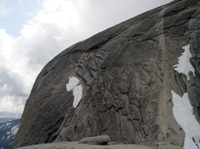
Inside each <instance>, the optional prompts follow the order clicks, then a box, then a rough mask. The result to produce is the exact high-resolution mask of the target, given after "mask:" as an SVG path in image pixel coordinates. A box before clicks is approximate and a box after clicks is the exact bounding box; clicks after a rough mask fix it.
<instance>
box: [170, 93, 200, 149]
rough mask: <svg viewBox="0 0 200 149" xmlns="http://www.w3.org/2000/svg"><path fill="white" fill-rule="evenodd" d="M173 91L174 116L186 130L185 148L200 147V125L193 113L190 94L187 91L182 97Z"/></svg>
mask: <svg viewBox="0 0 200 149" xmlns="http://www.w3.org/2000/svg"><path fill="white" fill-rule="evenodd" d="M171 92H172V101H173V104H174V107H173V114H174V117H175V119H176V121H177V123H178V124H179V125H180V126H181V127H182V128H183V130H184V131H185V141H184V149H200V125H199V123H198V122H197V120H196V118H195V116H194V115H193V107H192V105H191V104H190V101H189V98H188V94H187V93H185V94H184V95H183V97H180V96H179V95H178V94H176V93H175V92H174V91H171Z"/></svg>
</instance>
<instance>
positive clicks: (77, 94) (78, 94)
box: [66, 77, 83, 108]
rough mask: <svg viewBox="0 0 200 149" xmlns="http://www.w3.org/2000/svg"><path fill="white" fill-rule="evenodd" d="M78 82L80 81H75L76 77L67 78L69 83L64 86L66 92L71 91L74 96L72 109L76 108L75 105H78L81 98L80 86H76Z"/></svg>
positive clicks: (81, 90) (81, 89)
mask: <svg viewBox="0 0 200 149" xmlns="http://www.w3.org/2000/svg"><path fill="white" fill-rule="evenodd" d="M79 82H80V80H79V79H77V78H76V77H69V83H68V84H66V89H67V91H68V92H69V91H71V90H72V91H73V95H74V102H73V107H74V108H76V107H77V105H78V104H79V102H80V100H81V98H82V92H83V87H82V85H78V83H79ZM77 85H78V86H77Z"/></svg>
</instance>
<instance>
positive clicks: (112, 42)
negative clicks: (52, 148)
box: [13, 0, 200, 148]
mask: <svg viewBox="0 0 200 149" xmlns="http://www.w3.org/2000/svg"><path fill="white" fill-rule="evenodd" d="M186 45H189V50H190V52H191V54H192V57H191V59H190V62H191V64H192V66H193V67H194V69H195V72H194V73H192V72H190V73H189V79H187V76H186V75H185V74H183V73H179V72H177V71H175V70H174V68H173V67H174V65H176V64H177V63H178V57H180V56H181V55H182V53H183V51H184V49H183V47H184V46H186ZM199 62H200V2H199V0H175V1H173V2H171V3H169V4H167V5H164V6H161V7H158V8H156V9H153V10H151V11H149V12H146V13H144V14H141V15H139V16H137V17H135V18H132V19H130V20H128V21H125V22H123V23H121V24H119V25H116V26H114V27H112V28H109V29H107V30H105V31H103V32H101V33H99V34H96V35H94V36H93V37H91V38H89V39H87V40H85V41H82V42H79V43H77V44H75V45H73V46H71V47H69V48H67V49H66V50H64V51H63V52H62V53H60V54H59V55H58V56H56V57H55V58H54V59H53V60H51V61H50V62H49V63H48V64H47V65H46V66H45V67H44V69H43V70H42V71H41V73H40V74H39V76H38V78H37V80H36V82H35V84H34V86H33V89H32V92H31V95H30V97H29V99H28V100H27V103H26V106H25V110H24V113H23V117H22V121H21V125H20V129H19V131H18V133H17V136H16V138H15V140H14V143H13V147H21V146H26V145H31V144H40V143H48V142H57V141H79V140H80V139H82V138H85V137H91V136H97V135H109V136H110V138H111V141H114V142H118V143H125V144H126V143H129V144H134V143H135V144H143V145H149V146H154V145H155V144H156V143H158V142H165V143H168V144H171V146H177V148H181V147H182V146H183V144H184V137H185V132H184V130H183V129H182V128H181V126H180V125H179V124H178V123H177V121H176V119H175V118H174V115H173V111H172V108H173V102H172V93H171V91H174V92H175V93H176V94H178V95H179V96H182V95H183V94H184V93H188V96H189V99H190V103H191V105H192V106H193V108H194V115H195V117H196V119H197V120H198V122H200V67H199V64H200V63H199ZM70 77H71V78H70ZM73 77H74V78H76V79H77V80H79V82H78V83H77V84H76V85H79V89H80V90H79V91H81V92H79V93H80V94H81V95H80V94H79V95H78V94H76V93H75V90H76V89H75V86H76V85H75V86H74V87H71V88H73V89H71V90H67V89H66V84H69V81H70V79H72V78H73ZM69 86H70V85H69ZM72 86H73V85H72ZM80 86H81V87H80ZM77 87H78V86H77ZM75 95H77V96H79V97H80V98H81V100H80V101H79V99H78V98H77V99H75V97H74V96H75ZM75 101H76V102H77V106H74V103H73V102H75Z"/></svg>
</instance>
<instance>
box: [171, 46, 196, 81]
mask: <svg viewBox="0 0 200 149" xmlns="http://www.w3.org/2000/svg"><path fill="white" fill-rule="evenodd" d="M189 47H190V45H187V46H185V47H183V49H185V50H184V52H183V53H182V55H181V56H180V57H179V58H178V64H176V65H174V66H173V67H174V70H176V71H177V72H179V73H183V74H185V75H186V76H187V79H188V80H190V78H189V76H188V73H189V72H190V71H192V72H193V74H194V68H193V66H192V65H191V63H190V58H191V57H192V55H191V53H190V49H189ZM194 75H195V74H194Z"/></svg>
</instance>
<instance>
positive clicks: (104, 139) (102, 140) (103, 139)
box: [79, 135, 110, 145]
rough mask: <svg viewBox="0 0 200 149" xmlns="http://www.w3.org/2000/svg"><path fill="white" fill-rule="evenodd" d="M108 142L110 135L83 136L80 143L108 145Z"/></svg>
mask: <svg viewBox="0 0 200 149" xmlns="http://www.w3.org/2000/svg"><path fill="white" fill-rule="evenodd" d="M108 142H110V137H109V136H108V135H101V136H95V137H88V138H83V139H81V140H80V141H79V143H80V144H90V145H106V144H108Z"/></svg>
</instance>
